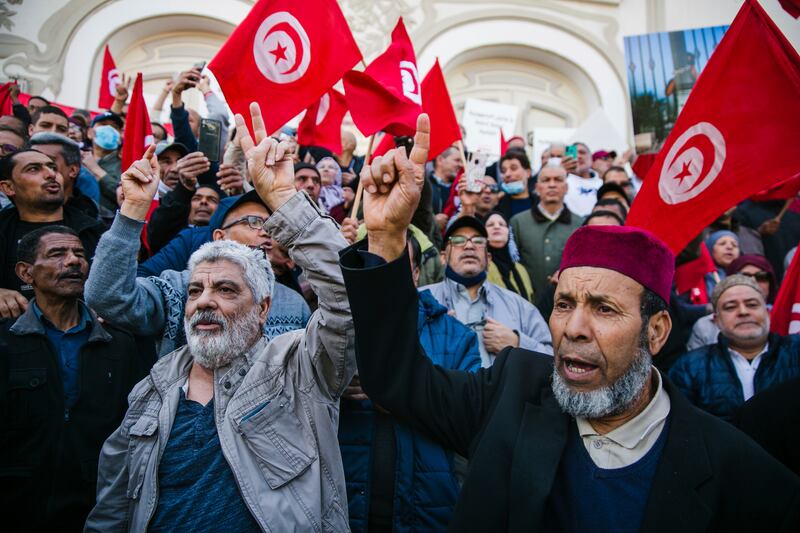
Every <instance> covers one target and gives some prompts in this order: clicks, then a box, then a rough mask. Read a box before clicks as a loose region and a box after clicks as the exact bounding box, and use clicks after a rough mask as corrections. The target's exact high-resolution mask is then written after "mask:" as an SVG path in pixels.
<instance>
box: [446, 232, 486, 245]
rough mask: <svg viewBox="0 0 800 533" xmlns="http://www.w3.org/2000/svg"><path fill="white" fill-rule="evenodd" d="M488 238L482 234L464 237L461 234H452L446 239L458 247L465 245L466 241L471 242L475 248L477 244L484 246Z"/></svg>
mask: <svg viewBox="0 0 800 533" xmlns="http://www.w3.org/2000/svg"><path fill="white" fill-rule="evenodd" d="M488 240H489V239H487V238H486V237H484V236H483V235H473V236H472V237H464V236H463V235H453V236H452V237H450V238H449V239H447V241H448V242H449V243H450V244H452V245H453V246H455V247H457V248H460V247H462V246H466V245H467V243H468V242H471V243H472V246H475V247H476V248H477V247H479V246H486V243H487V242H488Z"/></svg>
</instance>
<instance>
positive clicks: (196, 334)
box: [183, 306, 261, 370]
mask: <svg viewBox="0 0 800 533" xmlns="http://www.w3.org/2000/svg"><path fill="white" fill-rule="evenodd" d="M200 320H212V321H214V322H216V323H218V324H219V325H220V326H222V329H221V330H220V331H218V332H205V331H197V330H195V329H194V326H195V325H196V324H197V323H198V322H199V321H200ZM183 329H184V331H185V332H186V343H187V344H188V345H189V353H190V354H192V358H193V359H194V360H195V361H196V362H197V364H199V365H200V366H202V367H203V368H206V369H208V370H215V369H217V368H220V367H223V366H226V365H228V364H230V362H231V361H233V359H235V358H236V357H239V356H240V355H243V354H244V353H245V352H246V351H247V350H248V349H250V347H251V346H252V345H253V344H255V342H256V341H257V340H258V338H259V337H260V335H261V323H260V320H259V308H258V306H253V307H252V309H251V310H250V311H245V312H242V313H240V314H237V315H236V316H234V317H233V318H231V319H230V320H229V319H228V318H227V317H225V316H223V315H219V314H217V313H214V312H212V311H197V312H196V313H195V314H194V315H192V317H191V318H186V317H184V319H183Z"/></svg>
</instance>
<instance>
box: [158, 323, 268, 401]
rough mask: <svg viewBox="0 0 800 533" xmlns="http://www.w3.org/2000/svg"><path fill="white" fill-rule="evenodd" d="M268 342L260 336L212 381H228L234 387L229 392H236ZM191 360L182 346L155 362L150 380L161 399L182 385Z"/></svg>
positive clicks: (219, 370)
mask: <svg viewBox="0 0 800 533" xmlns="http://www.w3.org/2000/svg"><path fill="white" fill-rule="evenodd" d="M268 342H269V341H268V340H267V339H266V337H263V336H262V337H261V338H259V340H258V341H256V343H255V344H253V346H251V347H250V349H249V350H247V351H246V352H245V353H244V354H242V355H240V356H238V357H235V358H234V359H233V361H231V363H230V364H229V365H227V366H223V367H221V368H218V369H216V370H215V371H214V381H215V382H218V383H222V382H225V381H230V382H231V383H232V384H233V385H235V386H232V387H231V391H234V390H236V387H238V386H239V384H240V383H241V381H242V379H243V378H244V376H245V375H247V372H248V371H249V369H250V367H251V365H252V364H253V360H254V359H255V357H256V356H257V355H258V354H259V353H261V352H262V351H264V348H265V347H266V345H267V343H268ZM193 360H194V359H193V358H192V354H191V353H189V346H188V345H184V346H182V347H180V348H178V349H177V350H175V351H174V352H172V353H170V354H167V355H165V356H164V357H162V358H160V359H159V360H158V361H156V364H154V365H153V367H152V368H151V369H150V378H151V379H152V380H153V386H154V387H155V389H156V390H157V391H158V393H159V394H160V395H161V396H162V397H165V396H166V395H167V394H168V393H169V391H170V390H171V389H172V388H173V387H175V386H180V385H183V383H184V382H185V381H186V379H187V378H188V376H189V370H190V369H191V367H192V362H193ZM242 368H244V369H245V373H244V375H241V374H240V373H239V371H240V370H241V369H242Z"/></svg>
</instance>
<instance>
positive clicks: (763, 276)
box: [738, 270, 772, 282]
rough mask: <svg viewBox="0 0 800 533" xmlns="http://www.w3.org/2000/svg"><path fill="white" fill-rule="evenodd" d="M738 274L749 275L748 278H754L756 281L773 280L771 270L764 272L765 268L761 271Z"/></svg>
mask: <svg viewBox="0 0 800 533" xmlns="http://www.w3.org/2000/svg"><path fill="white" fill-rule="evenodd" d="M738 274H741V275H742V276H747V277H748V278H754V279H755V280H756V281H761V282H764V281H772V279H770V275H769V272H764V271H763V270H762V271H761V272H738Z"/></svg>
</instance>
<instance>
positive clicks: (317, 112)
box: [297, 89, 347, 154]
mask: <svg viewBox="0 0 800 533" xmlns="http://www.w3.org/2000/svg"><path fill="white" fill-rule="evenodd" d="M345 114H347V102H346V101H345V99H344V95H343V94H342V93H340V92H339V91H336V90H334V89H331V90H330V91H328V92H326V93H325V94H323V95H322V98H320V99H319V101H318V102H317V103H316V104H314V105H312V106H311V107H309V108H308V109H307V110H306V115H305V116H304V117H303V120H301V121H300V125H299V126H298V127H297V142H298V144H301V145H303V146H321V147H323V148H327V149H328V150H330V151H331V152H333V153H334V154H340V153H342V120H344V116H345Z"/></svg>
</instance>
